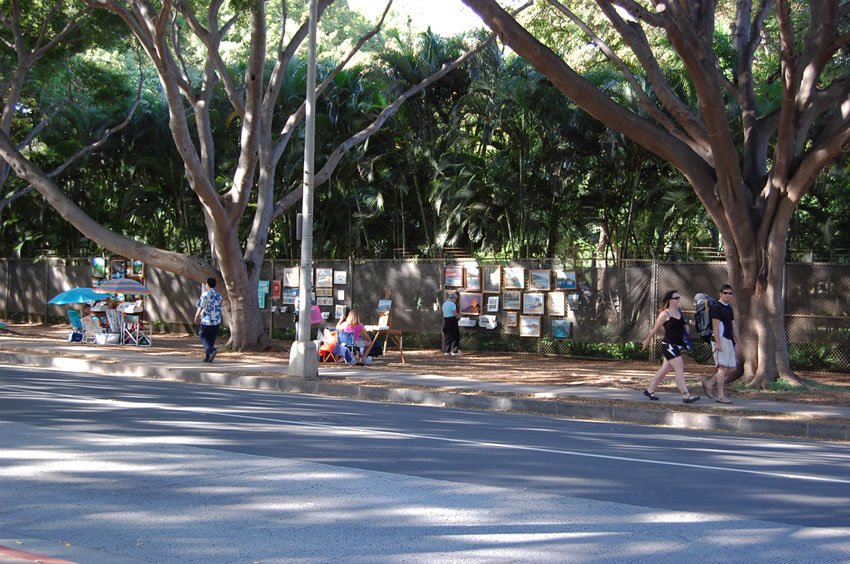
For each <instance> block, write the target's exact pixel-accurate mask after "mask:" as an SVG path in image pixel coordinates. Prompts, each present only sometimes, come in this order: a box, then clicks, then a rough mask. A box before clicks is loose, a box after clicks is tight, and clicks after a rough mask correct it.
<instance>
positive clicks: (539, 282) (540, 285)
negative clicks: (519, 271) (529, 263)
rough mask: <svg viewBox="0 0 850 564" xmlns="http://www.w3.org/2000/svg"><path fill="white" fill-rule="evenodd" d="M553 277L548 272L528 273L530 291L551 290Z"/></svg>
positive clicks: (535, 271)
mask: <svg viewBox="0 0 850 564" xmlns="http://www.w3.org/2000/svg"><path fill="white" fill-rule="evenodd" d="M551 284H552V275H551V273H550V272H549V271H548V270H531V271H529V273H528V289H529V290H546V291H548V290H549V289H550V288H551Z"/></svg>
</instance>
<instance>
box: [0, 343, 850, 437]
mask: <svg viewBox="0 0 850 564" xmlns="http://www.w3.org/2000/svg"><path fill="white" fill-rule="evenodd" d="M0 363H3V364H13V365H14V364H17V365H29V366H41V367H45V368H54V369H59V370H65V371H73V372H81V373H87V372H88V373H93V374H104V375H119V376H128V377H138V378H156V379H162V380H174V381H182V382H189V383H196V384H208V385H216V386H232V387H240V388H252V389H260V390H268V391H279V392H289V393H309V394H318V395H327V396H335V397H345V398H352V399H361V400H370V401H389V402H398V403H417V404H424V405H435V406H444V407H456V408H465V409H487V410H495V411H516V412H522V413H530V414H538V415H548V416H558V417H567V418H574V419H589V420H600V421H616V422H630V423H638V424H644V425H661V426H668V427H676V428H690V429H702V430H705V431H726V432H739V433H756V434H767V435H776V436H788V437H802V438H810V439H820V440H834V441H850V407H841V406H829V405H809V404H802V403H788V402H775V401H765V400H752V399H743V398H735V403H734V404H732V405H721V404H717V403H714V402H710V400H709V401H705V400H706V399H707V398H703V401H700V402H697V403H696V404H692V405H687V406H686V405H683V404H682V403H681V401H680V399H679V396H678V395H674V394H669V393H668V394H665V393H660V394H659V396H660V397H661V401H659V402H652V403H650V402H648V401H647V400H646V399H645V398H643V397H642V396H640V395H639V394H638V393H636V392H635V391H634V390H628V389H617V388H602V387H590V386H545V385H530V384H523V383H507V382H487V381H481V380H475V379H470V378H465V377H463V376H439V375H433V374H411V373H404V372H398V371H393V370H390V369H387V368H384V367H380V366H373V367H345V368H340V367H332V368H331V367H323V366H322V365H321V364H320V365H319V378H318V379H315V380H306V379H299V378H290V377H289V376H288V375H287V366H286V363H283V362H281V363H274V362H255V361H252V360H250V359H246V358H238V359H235V358H233V357H224V356H223V355H220V356H219V357H217V358H216V361H215V363H214V364H212V365H209V364H204V363H203V362H200V359H199V358H196V357H193V356H186V355H176V354H168V353H167V352H163V351H162V350H161V349H160V350H156V349H149V348H146V347H131V346H91V345H81V344H77V343H68V342H65V341H60V340H58V339H48V338H43V339H32V338H28V339H21V338H16V337H14V336H0ZM532 366H533V363H532ZM532 369H533V368H532Z"/></svg>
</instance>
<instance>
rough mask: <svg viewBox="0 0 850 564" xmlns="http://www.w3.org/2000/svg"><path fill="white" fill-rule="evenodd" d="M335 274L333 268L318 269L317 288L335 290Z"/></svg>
mask: <svg viewBox="0 0 850 564" xmlns="http://www.w3.org/2000/svg"><path fill="white" fill-rule="evenodd" d="M333 285H334V273H333V269H332V268H317V269H316V288H333Z"/></svg>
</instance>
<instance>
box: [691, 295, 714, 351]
mask: <svg viewBox="0 0 850 564" xmlns="http://www.w3.org/2000/svg"><path fill="white" fill-rule="evenodd" d="M716 303H717V300H715V299H714V298H712V297H711V296H709V295H708V294H696V295H695V296H694V309H695V312H694V325H695V326H696V328H697V333H698V334H699V338H700V339H702V340H703V341H705V342H706V343H710V342H711V337H712V336H713V335H712V334H713V332H714V330H713V329H712V327H711V307H712V306H713V305H714V304H716Z"/></svg>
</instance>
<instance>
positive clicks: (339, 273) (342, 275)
mask: <svg viewBox="0 0 850 564" xmlns="http://www.w3.org/2000/svg"><path fill="white" fill-rule="evenodd" d="M347 282H348V271H346V270H334V284H346V283H347Z"/></svg>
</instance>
